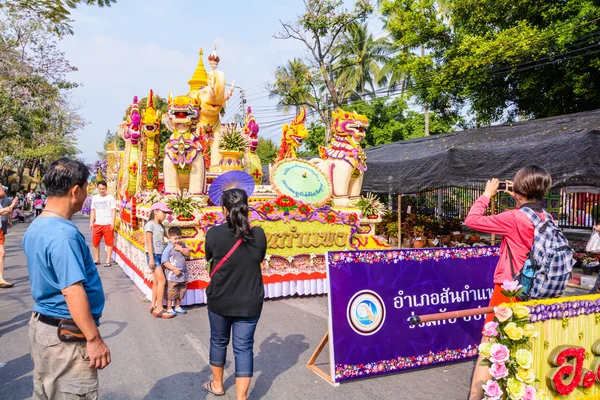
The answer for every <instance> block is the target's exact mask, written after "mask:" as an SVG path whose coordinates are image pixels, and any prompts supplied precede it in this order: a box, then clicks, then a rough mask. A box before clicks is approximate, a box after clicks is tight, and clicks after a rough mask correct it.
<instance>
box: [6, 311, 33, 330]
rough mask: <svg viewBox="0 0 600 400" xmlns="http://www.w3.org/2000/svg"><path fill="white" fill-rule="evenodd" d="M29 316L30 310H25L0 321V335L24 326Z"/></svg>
mask: <svg viewBox="0 0 600 400" xmlns="http://www.w3.org/2000/svg"><path fill="white" fill-rule="evenodd" d="M29 318H31V311H25V312H24V313H22V314H19V315H17V316H15V317H13V318H12V319H10V320H8V321H4V322H0V327H2V329H0V336H2V335H6V334H7V333H8V332H12V331H14V330H17V329H20V328H22V327H24V326H26V325H27V324H28V323H29Z"/></svg>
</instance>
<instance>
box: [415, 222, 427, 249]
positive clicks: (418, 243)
mask: <svg viewBox="0 0 600 400" xmlns="http://www.w3.org/2000/svg"><path fill="white" fill-rule="evenodd" d="M413 237H414V240H413V246H414V248H415V249H420V248H423V247H425V243H427V238H426V237H425V227H424V226H423V225H415V227H414V228H413Z"/></svg>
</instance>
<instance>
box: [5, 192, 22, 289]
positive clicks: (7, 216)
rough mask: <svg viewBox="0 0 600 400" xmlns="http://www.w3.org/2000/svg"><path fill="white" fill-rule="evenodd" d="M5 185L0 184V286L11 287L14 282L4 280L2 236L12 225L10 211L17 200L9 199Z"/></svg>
mask: <svg viewBox="0 0 600 400" xmlns="http://www.w3.org/2000/svg"><path fill="white" fill-rule="evenodd" d="M6 190H7V188H6V186H2V185H0V221H1V222H2V229H1V230H0V288H11V287H13V286H14V285H15V284H14V283H11V282H7V281H5V280H4V256H5V251H4V237H5V236H6V234H7V233H8V228H9V227H11V226H12V212H13V208H15V206H16V205H17V202H18V201H19V199H18V198H16V197H15V199H14V200H11V199H10V198H9V197H7V196H6Z"/></svg>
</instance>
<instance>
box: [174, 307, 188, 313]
mask: <svg viewBox="0 0 600 400" xmlns="http://www.w3.org/2000/svg"><path fill="white" fill-rule="evenodd" d="M174 311H175V312H176V313H177V314H187V311H185V310H184V309H183V308H181V307H177V308H175V309H174Z"/></svg>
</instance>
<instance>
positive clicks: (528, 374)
mask: <svg viewBox="0 0 600 400" xmlns="http://www.w3.org/2000/svg"><path fill="white" fill-rule="evenodd" d="M517 379H518V380H520V381H521V382H525V383H533V382H535V372H533V370H531V369H525V368H519V371H517Z"/></svg>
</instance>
